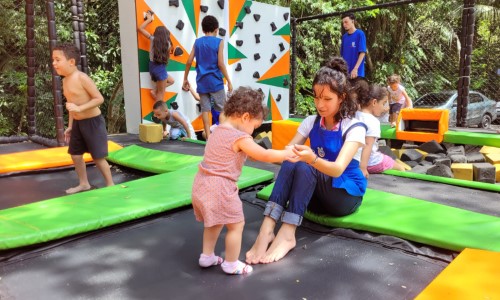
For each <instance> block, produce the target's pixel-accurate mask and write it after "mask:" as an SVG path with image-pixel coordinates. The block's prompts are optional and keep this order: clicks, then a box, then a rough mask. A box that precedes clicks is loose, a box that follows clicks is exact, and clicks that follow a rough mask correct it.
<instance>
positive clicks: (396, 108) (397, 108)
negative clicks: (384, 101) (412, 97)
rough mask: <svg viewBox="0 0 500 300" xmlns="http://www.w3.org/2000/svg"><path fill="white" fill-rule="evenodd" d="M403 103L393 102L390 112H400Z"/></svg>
mask: <svg viewBox="0 0 500 300" xmlns="http://www.w3.org/2000/svg"><path fill="white" fill-rule="evenodd" d="M401 106H402V105H401V103H392V104H390V105H389V113H390V114H395V113H398V112H399V111H400V110H401Z"/></svg>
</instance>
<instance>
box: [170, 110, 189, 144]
mask: <svg viewBox="0 0 500 300" xmlns="http://www.w3.org/2000/svg"><path fill="white" fill-rule="evenodd" d="M172 115H173V116H174V119H175V120H176V121H177V122H179V123H181V125H182V127H184V129H185V130H186V133H187V135H188V137H189V138H190V139H191V138H193V136H192V135H191V134H193V132H191V131H190V130H189V126H188V123H187V122H186V120H185V119H184V118H183V117H181V115H180V114H179V113H178V112H174V113H173V114H172Z"/></svg>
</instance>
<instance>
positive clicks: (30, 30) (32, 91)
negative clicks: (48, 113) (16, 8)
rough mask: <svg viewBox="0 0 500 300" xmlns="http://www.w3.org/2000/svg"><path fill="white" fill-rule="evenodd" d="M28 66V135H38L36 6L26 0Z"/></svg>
mask: <svg viewBox="0 0 500 300" xmlns="http://www.w3.org/2000/svg"><path fill="white" fill-rule="evenodd" d="M25 11H26V65H27V66H28V69H27V79H26V80H27V86H28V99H27V100H28V135H29V136H32V135H35V134H36V114H35V112H36V88H35V68H36V64H35V43H36V41H35V4H34V0H26V2H25Z"/></svg>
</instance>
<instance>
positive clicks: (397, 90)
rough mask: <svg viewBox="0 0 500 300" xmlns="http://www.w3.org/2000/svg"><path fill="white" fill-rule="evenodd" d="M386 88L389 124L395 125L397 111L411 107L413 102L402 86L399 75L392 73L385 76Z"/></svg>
mask: <svg viewBox="0 0 500 300" xmlns="http://www.w3.org/2000/svg"><path fill="white" fill-rule="evenodd" d="M387 84H388V86H387V90H388V91H389V122H391V126H393V127H394V126H396V122H397V120H398V115H399V111H400V110H401V109H402V108H412V107H413V103H412V101H411V99H410V97H409V96H408V94H407V93H406V90H405V88H404V86H402V85H401V77H400V76H399V75H397V74H392V75H391V76H389V77H387Z"/></svg>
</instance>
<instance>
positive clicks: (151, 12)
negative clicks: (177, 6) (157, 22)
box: [144, 9, 155, 21]
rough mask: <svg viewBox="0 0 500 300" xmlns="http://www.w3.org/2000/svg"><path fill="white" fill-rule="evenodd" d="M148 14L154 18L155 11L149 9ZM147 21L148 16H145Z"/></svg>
mask: <svg viewBox="0 0 500 300" xmlns="http://www.w3.org/2000/svg"><path fill="white" fill-rule="evenodd" d="M148 13H149V14H150V15H151V16H153V15H154V14H155V12H154V11H152V10H150V9H148ZM147 19H148V18H146V14H144V21H146V20H147Z"/></svg>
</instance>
